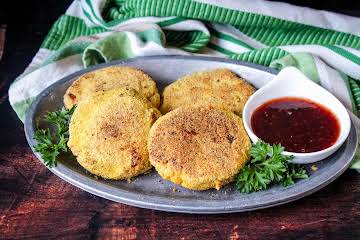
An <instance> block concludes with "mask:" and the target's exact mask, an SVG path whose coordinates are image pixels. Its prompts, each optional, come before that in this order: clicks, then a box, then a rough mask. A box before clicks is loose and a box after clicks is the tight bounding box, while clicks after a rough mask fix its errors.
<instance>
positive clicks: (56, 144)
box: [34, 106, 75, 167]
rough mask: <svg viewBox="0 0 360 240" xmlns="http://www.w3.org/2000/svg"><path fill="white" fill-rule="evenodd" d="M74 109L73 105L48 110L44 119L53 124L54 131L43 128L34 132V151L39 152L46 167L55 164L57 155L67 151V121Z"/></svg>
mask: <svg viewBox="0 0 360 240" xmlns="http://www.w3.org/2000/svg"><path fill="white" fill-rule="evenodd" d="M74 110H75V106H74V107H72V108H71V109H65V108H62V109H61V110H59V111H55V112H48V113H47V114H46V115H45V121H46V122H48V123H50V124H52V125H54V127H55V129H54V131H51V130H50V129H49V128H45V129H38V130H36V132H35V135H34V139H35V140H36V141H37V144H36V145H35V146H34V148H35V151H37V152H38V153H40V154H41V156H42V159H43V160H44V163H45V165H46V166H48V167H53V166H56V164H57V157H58V156H59V155H60V154H61V153H66V152H68V147H67V141H68V139H69V121H70V118H71V115H72V114H73V112H74Z"/></svg>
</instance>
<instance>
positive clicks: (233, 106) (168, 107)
mask: <svg viewBox="0 0 360 240" xmlns="http://www.w3.org/2000/svg"><path fill="white" fill-rule="evenodd" d="M254 92H255V89H254V88H253V87H252V86H251V85H250V84H249V83H247V82H246V81H245V80H243V79H241V78H239V77H238V76H236V74H234V73H233V72H231V71H230V70H228V69H215V70H210V71H204V72H196V73H192V74H190V75H187V76H185V77H182V78H180V79H178V80H177V81H176V82H174V83H172V84H170V85H169V86H167V87H166V88H165V89H164V92H163V103H162V105H161V107H160V111H161V112H162V113H167V112H170V111H172V110H174V109H176V108H178V107H181V106H186V105H194V104H197V105H204V106H213V107H217V108H221V109H224V110H228V111H231V112H234V113H236V114H238V115H241V113H242V110H243V108H244V105H245V103H246V101H247V100H248V98H249V97H250V95H252V94H253V93H254Z"/></svg>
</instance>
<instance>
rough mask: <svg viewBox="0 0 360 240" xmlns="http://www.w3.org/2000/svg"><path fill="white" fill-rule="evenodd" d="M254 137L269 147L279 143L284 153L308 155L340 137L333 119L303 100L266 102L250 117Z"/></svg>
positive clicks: (312, 103)
mask: <svg viewBox="0 0 360 240" xmlns="http://www.w3.org/2000/svg"><path fill="white" fill-rule="evenodd" d="M251 127H252V129H253V131H254V133H255V135H256V136H257V137H259V138H260V139H262V140H263V141H265V142H267V143H270V144H278V143H280V144H281V145H283V146H284V147H285V150H286V151H289V152H296V153H309V152H316V151H320V150H323V149H325V148H328V147H330V146H331V145H333V144H334V143H335V142H336V140H337V139H338V137H339V135H340V124H339V121H338V119H337V118H336V116H335V115H334V114H333V113H332V112H331V111H330V110H329V109H327V108H326V107H324V106H322V105H320V104H317V103H315V102H313V101H310V100H308V99H303V98H295V97H284V98H276V99H273V100H270V101H268V102H266V103H264V104H263V105H261V106H260V107H258V108H257V109H256V110H255V112H254V113H253V115H252V116H251Z"/></svg>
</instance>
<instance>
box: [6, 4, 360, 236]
mask: <svg viewBox="0 0 360 240" xmlns="http://www.w3.org/2000/svg"><path fill="white" fill-rule="evenodd" d="M287 2H291V3H295V4H297V5H301V6H310V7H313V8H317V9H323V10H330V11H335V12H339V13H344V14H348V15H352V16H360V1H350V0H346V1H287ZM70 3H71V1H70V0H66V1H65V0H64V1H61V0H43V1H9V0H8V1H6V4H5V1H3V2H2V3H1V6H0V23H1V24H5V25H6V38H5V47H4V53H3V56H2V59H1V61H0V239H11V238H19V239H25V238H28V239H34V238H43V239H53V238H70V236H71V238H72V239H74V238H76V239H77V238H81V239H87V238H95V237H105V238H111V237H113V238H116V237H118V238H119V237H121V238H124V239H134V238H136V237H137V238H143V239H178V238H181V237H185V238H186V239H212V238H216V239H229V238H231V239H238V238H239V237H240V238H242V239H257V238H259V239H297V238H307V239H360V201H359V200H360V199H359V196H360V187H359V186H360V174H359V173H357V172H355V171H353V170H348V171H347V172H346V173H345V174H343V175H342V176H341V177H340V178H339V179H337V180H336V181H335V182H334V183H332V184H330V185H329V186H327V187H326V188H324V189H322V190H320V191H319V192H317V193H315V194H313V195H311V196H309V197H306V198H304V199H301V200H298V201H296V202H294V203H290V204H285V205H283V206H279V207H274V208H271V209H265V210H260V211H255V212H249V213H238V214H226V215H225V214H223V215H210V216H209V215H208V216H207V215H187V214H174V213H165V212H158V211H153V210H146V209H140V208H135V207H130V206H126V205H123V204H118V203H113V202H110V201H107V200H104V199H101V198H99V197H96V196H93V195H91V194H88V193H86V192H84V191H82V190H80V189H77V188H75V187H73V186H71V185H70V184H68V183H66V182H64V181H62V180H60V179H59V178H58V177H56V176H55V175H53V174H51V173H50V172H49V171H48V170H47V169H46V168H45V167H43V165H42V164H41V163H40V162H39V161H38V160H37V159H36V158H35V157H34V156H33V154H32V153H31V150H30V149H29V147H28V145H27V143H26V140H25V136H24V132H23V129H22V128H23V125H22V123H21V122H20V121H19V120H18V119H17V117H16V115H15V113H14V112H13V111H12V110H11V108H10V105H9V102H8V97H7V90H8V86H9V84H10V82H11V81H12V80H14V79H15V78H16V77H17V76H18V75H19V74H20V73H21V72H22V71H23V70H24V69H25V67H26V66H27V65H28V64H29V63H30V61H31V59H32V57H33V56H34V55H35V53H36V51H37V50H38V48H39V47H40V44H41V42H42V40H43V39H44V37H45V36H46V34H47V32H48V31H49V29H50V27H51V25H52V23H53V22H54V21H55V20H56V19H57V18H58V17H59V16H60V15H61V14H63V13H64V12H65V9H66V8H67V6H68V5H69V4H70ZM359 27H360V26H359Z"/></svg>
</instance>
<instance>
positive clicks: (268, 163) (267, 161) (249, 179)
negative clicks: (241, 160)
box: [236, 141, 308, 193]
mask: <svg viewBox="0 0 360 240" xmlns="http://www.w3.org/2000/svg"><path fill="white" fill-rule="evenodd" d="M283 151H284V147H283V146H281V145H280V144H275V145H272V146H271V145H269V144H267V143H265V142H263V141H258V142H257V143H256V144H254V145H253V146H252V148H251V150H250V157H251V159H250V160H249V162H248V163H247V164H246V166H245V167H244V168H242V169H241V170H240V172H239V175H238V178H237V181H236V187H237V189H238V190H239V191H240V192H243V193H250V192H255V191H260V190H264V189H266V188H267V187H268V186H270V185H272V184H276V183H280V184H282V185H283V186H285V187H286V186H289V185H292V184H294V183H295V181H296V179H303V178H308V175H307V172H306V170H305V168H304V167H303V166H300V165H296V164H293V163H291V160H292V159H293V156H285V155H283V154H282V152H283Z"/></svg>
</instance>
